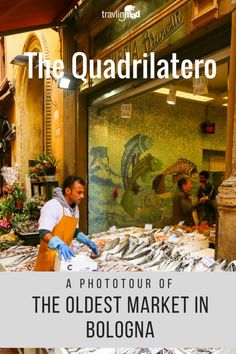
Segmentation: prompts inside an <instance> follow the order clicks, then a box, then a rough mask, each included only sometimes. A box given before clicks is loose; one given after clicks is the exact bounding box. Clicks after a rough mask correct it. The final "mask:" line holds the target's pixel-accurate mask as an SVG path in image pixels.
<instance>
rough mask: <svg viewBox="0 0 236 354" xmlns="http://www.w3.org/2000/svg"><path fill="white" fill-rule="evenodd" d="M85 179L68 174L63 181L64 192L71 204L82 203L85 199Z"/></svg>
mask: <svg viewBox="0 0 236 354" xmlns="http://www.w3.org/2000/svg"><path fill="white" fill-rule="evenodd" d="M84 186H85V181H84V180H83V178H81V177H77V176H68V177H66V179H65V180H64V182H63V187H62V193H63V195H64V197H65V198H66V201H67V203H68V204H69V205H71V204H72V203H75V204H80V202H81V200H82V199H84Z"/></svg>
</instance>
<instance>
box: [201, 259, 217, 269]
mask: <svg viewBox="0 0 236 354" xmlns="http://www.w3.org/2000/svg"><path fill="white" fill-rule="evenodd" d="M201 261H202V263H203V264H205V265H206V266H207V267H210V266H212V264H214V263H215V261H214V259H212V258H211V257H208V256H206V257H203V258H202V260H201Z"/></svg>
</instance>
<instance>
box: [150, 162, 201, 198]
mask: <svg viewBox="0 0 236 354" xmlns="http://www.w3.org/2000/svg"><path fill="white" fill-rule="evenodd" d="M196 172H197V166H196V165H195V164H194V163H193V162H191V161H189V160H187V159H183V158H180V159H178V161H176V162H175V163H173V164H172V165H170V166H169V167H167V169H165V170H164V171H163V172H162V173H161V174H159V175H157V176H156V177H155V178H154V180H153V183H152V189H154V190H155V193H156V194H163V193H165V192H166V187H165V177H166V176H168V175H172V181H173V183H174V184H175V183H176V182H177V181H178V179H179V178H180V177H183V176H184V175H187V176H191V175H193V174H194V173H196Z"/></svg>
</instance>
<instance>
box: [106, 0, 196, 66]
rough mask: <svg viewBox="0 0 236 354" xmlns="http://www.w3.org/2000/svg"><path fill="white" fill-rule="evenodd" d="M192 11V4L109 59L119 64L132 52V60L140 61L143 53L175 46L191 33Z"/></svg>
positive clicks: (173, 14) (165, 19)
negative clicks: (175, 43) (126, 54)
mask: <svg viewBox="0 0 236 354" xmlns="http://www.w3.org/2000/svg"><path fill="white" fill-rule="evenodd" d="M191 11H192V6H191V3H188V4H186V5H185V6H183V7H182V8H180V9H178V10H177V11H175V12H173V13H172V14H171V15H169V16H167V17H165V18H164V19H163V20H161V21H159V22H158V23H156V24H155V25H154V26H152V27H151V28H150V29H148V30H146V31H144V32H143V33H142V34H140V35H139V36H137V37H136V38H135V39H133V40H131V41H129V42H128V43H126V44H125V45H123V46H122V47H120V48H119V49H118V50H116V51H114V52H113V53H112V54H111V55H109V58H110V59H113V60H114V61H115V62H117V61H118V60H119V59H124V58H125V53H126V52H130V53H131V60H133V59H140V58H142V57H143V53H150V52H152V51H155V52H158V51H160V50H161V49H163V48H165V47H167V46H168V45H170V44H173V43H174V42H176V41H177V40H179V39H181V38H183V37H185V36H186V35H187V34H189V33H190V31H191Z"/></svg>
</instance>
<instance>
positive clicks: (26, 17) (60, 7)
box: [0, 0, 78, 36]
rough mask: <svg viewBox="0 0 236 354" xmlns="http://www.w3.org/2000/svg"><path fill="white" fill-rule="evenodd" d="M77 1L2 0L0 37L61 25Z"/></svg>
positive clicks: (0, 6)
mask: <svg viewBox="0 0 236 354" xmlns="http://www.w3.org/2000/svg"><path fill="white" fill-rule="evenodd" d="M77 3H78V0H77V1H76V0H40V1H35V0H17V1H16V0H6V1H4V0H2V1H0V36H6V35H9V34H14V33H20V32H27V31H31V30H36V29H40V28H47V27H56V26H59V25H60V24H62V21H63V19H64V18H65V16H66V15H67V14H68V13H69V11H70V10H71V9H72V8H73V7H74V6H75V5H76V4H77Z"/></svg>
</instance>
